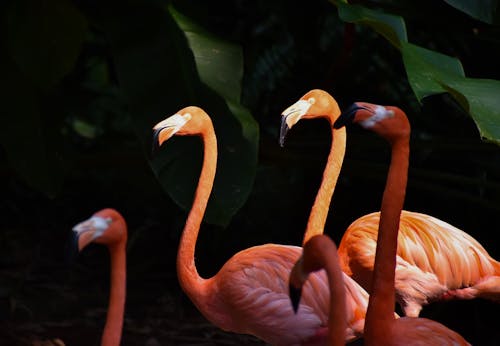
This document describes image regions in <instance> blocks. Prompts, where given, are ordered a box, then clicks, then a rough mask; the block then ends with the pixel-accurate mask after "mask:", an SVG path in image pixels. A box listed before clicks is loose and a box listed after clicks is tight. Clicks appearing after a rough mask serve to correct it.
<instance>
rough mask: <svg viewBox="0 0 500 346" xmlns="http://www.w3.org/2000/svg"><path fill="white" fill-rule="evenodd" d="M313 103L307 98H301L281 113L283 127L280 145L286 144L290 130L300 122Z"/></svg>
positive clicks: (281, 128)
mask: <svg viewBox="0 0 500 346" xmlns="http://www.w3.org/2000/svg"><path fill="white" fill-rule="evenodd" d="M311 105H312V103H311V102H308V101H306V100H299V101H297V102H295V103H294V104H293V105H291V106H290V107H288V108H287V109H285V110H284V111H283V112H282V113H281V127H280V146H281V147H283V146H284V145H285V138H286V134H287V133H288V131H289V130H290V129H291V128H292V127H293V125H295V124H296V123H298V122H299V120H300V119H301V118H302V117H303V116H304V115H305V114H307V111H308V110H309V108H310V107H311Z"/></svg>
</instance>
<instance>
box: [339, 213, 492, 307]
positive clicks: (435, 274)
mask: <svg viewBox="0 0 500 346" xmlns="http://www.w3.org/2000/svg"><path fill="white" fill-rule="evenodd" d="M379 218H380V213H379V212H376V213H371V214H367V215H365V216H362V217H361V218H359V219H357V220H356V221H354V222H353V223H352V224H351V225H350V226H349V228H348V229H347V230H346V232H345V234H344V236H343V238H342V240H341V242H340V245H339V256H340V261H341V266H342V269H343V270H344V271H345V272H346V273H347V274H348V275H350V276H351V277H352V278H353V279H354V280H356V281H357V282H359V283H360V284H361V286H363V287H364V288H365V289H367V290H370V282H371V275H372V272H373V262H374V257H375V249H376V242H377V233H378V222H379ZM397 254H398V256H397V264H396V290H397V295H398V299H399V301H400V303H401V304H402V306H403V308H404V309H405V312H406V314H407V315H409V316H418V313H419V312H420V309H421V306H422V305H424V304H428V303H429V302H430V301H431V300H435V299H441V298H442V297H444V295H445V294H448V293H449V292H450V291H453V290H461V289H465V291H463V292H461V293H460V292H458V293H456V294H454V295H455V296H457V297H460V296H462V297H466V296H467V298H473V296H474V295H475V296H478V295H479V293H481V292H480V291H481V289H480V288H483V286H484V287H486V286H487V285H485V284H483V285H482V286H481V285H479V286H477V287H478V289H475V290H469V289H468V288H469V287H471V286H474V285H476V284H478V283H481V282H483V281H484V279H485V278H489V277H497V276H498V270H499V269H498V268H499V264H498V262H496V261H495V260H494V259H493V258H491V256H490V255H489V254H488V252H487V251H486V250H485V249H484V247H483V246H482V245H481V244H480V243H479V242H477V241H476V240H475V239H474V238H472V237H471V236H470V235H468V234H467V233H465V232H463V231H461V230H460V229H458V228H456V227H454V226H452V225H450V224H448V223H446V222H444V221H441V220H439V219H437V218H435V217H432V216H429V215H425V214H421V213H415V212H410V211H405V210H403V212H402V214H401V221H400V228H399V235H398V252H397ZM490 281H492V280H490ZM489 286H492V285H489Z"/></svg>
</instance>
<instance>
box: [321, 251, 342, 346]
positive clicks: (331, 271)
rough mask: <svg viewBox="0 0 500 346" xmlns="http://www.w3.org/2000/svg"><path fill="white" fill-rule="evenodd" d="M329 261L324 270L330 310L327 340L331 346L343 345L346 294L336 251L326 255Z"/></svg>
mask: <svg viewBox="0 0 500 346" xmlns="http://www.w3.org/2000/svg"><path fill="white" fill-rule="evenodd" d="M327 255H328V257H330V259H329V260H328V261H327V262H326V265H325V270H326V273H327V276H328V286H329V287H330V309H329V313H328V339H329V340H330V345H331V346H343V345H345V331H346V328H347V318H346V301H345V300H346V299H345V298H346V293H345V288H344V277H343V275H342V269H340V264H339V258H338V256H337V251H335V252H331V253H328V254H327Z"/></svg>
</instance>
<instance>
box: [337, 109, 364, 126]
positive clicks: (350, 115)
mask: <svg viewBox="0 0 500 346" xmlns="http://www.w3.org/2000/svg"><path fill="white" fill-rule="evenodd" d="M360 109H363V108H362V107H360V106H358V105H357V104H356V103H353V104H352V105H350V106H349V107H347V109H346V110H344V111H343V112H342V114H340V116H339V117H338V118H337V120H335V122H334V123H333V128H335V129H340V128H341V127H343V126H346V125H348V124H350V123H352V121H353V120H354V115H355V114H356V112H357V111H358V110H360Z"/></svg>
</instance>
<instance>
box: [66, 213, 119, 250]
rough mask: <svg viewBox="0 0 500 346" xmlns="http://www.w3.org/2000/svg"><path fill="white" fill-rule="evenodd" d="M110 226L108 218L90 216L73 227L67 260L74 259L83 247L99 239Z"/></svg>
mask: <svg viewBox="0 0 500 346" xmlns="http://www.w3.org/2000/svg"><path fill="white" fill-rule="evenodd" d="M110 224H111V219H109V218H103V217H100V216H92V217H91V218H90V219H87V220H85V221H83V222H80V223H79V224H77V225H76V226H75V227H73V230H72V232H71V237H70V240H69V244H68V250H67V251H68V258H70V259H73V258H75V257H76V256H77V255H78V253H79V252H80V251H82V249H83V248H84V247H86V246H87V245H89V244H90V243H91V242H92V241H93V240H94V239H96V238H98V237H100V236H101V235H102V234H103V233H104V232H105V231H106V230H107V229H108V227H109V225H110Z"/></svg>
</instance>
